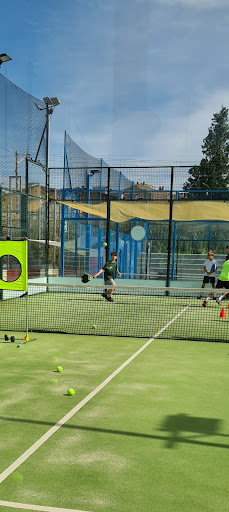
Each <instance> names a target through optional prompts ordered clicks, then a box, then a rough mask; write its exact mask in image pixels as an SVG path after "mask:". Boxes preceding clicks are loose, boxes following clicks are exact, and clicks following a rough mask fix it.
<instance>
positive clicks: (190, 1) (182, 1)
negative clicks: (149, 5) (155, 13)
mask: <svg viewBox="0 0 229 512" xmlns="http://www.w3.org/2000/svg"><path fill="white" fill-rule="evenodd" d="M157 1H158V3H160V4H166V5H171V6H176V5H183V6H184V7H196V8H197V9H215V8H219V7H228V0H157Z"/></svg>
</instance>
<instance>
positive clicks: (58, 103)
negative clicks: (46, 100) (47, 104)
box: [50, 96, 60, 107]
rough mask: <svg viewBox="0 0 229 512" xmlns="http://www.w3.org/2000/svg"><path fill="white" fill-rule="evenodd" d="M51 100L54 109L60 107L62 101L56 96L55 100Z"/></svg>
mask: <svg viewBox="0 0 229 512" xmlns="http://www.w3.org/2000/svg"><path fill="white" fill-rule="evenodd" d="M50 100H51V103H52V105H53V106H54V107H57V105H60V100H59V99H58V98H57V97H56V96H55V97H54V98H50Z"/></svg>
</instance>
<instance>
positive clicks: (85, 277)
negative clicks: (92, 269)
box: [81, 274, 93, 284]
mask: <svg viewBox="0 0 229 512" xmlns="http://www.w3.org/2000/svg"><path fill="white" fill-rule="evenodd" d="M92 279H93V276H90V274H83V276H81V281H82V283H84V284H85V283H88V282H89V281H91V280H92Z"/></svg>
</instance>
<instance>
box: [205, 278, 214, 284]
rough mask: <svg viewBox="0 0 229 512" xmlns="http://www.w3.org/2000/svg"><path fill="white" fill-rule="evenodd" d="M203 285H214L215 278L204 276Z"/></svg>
mask: <svg viewBox="0 0 229 512" xmlns="http://www.w3.org/2000/svg"><path fill="white" fill-rule="evenodd" d="M203 283H204V284H207V283H211V284H215V277H213V276H212V277H210V276H204V278H203Z"/></svg>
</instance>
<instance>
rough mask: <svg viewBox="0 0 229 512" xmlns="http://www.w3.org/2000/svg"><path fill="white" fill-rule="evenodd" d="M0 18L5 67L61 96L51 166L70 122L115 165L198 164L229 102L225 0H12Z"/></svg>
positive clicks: (36, 90)
mask: <svg viewBox="0 0 229 512" xmlns="http://www.w3.org/2000/svg"><path fill="white" fill-rule="evenodd" d="M1 20H2V23H1V33H0V53H7V54H8V55H10V56H11V57H12V61H11V62H8V63H5V64H4V65H2V67H1V73H2V74H3V75H5V76H6V77H7V78H8V79H9V80H11V81H12V82H14V83H15V84H16V85H17V86H19V87H20V88H22V89H24V90H25V91H26V92H28V93H30V94H32V95H33V96H36V97H37V98H40V99H42V98H43V97H44V96H57V97H58V98H59V99H60V101H61V104H60V105H59V106H58V107H57V108H56V109H55V111H54V114H53V116H52V119H51V123H50V161H51V163H52V165H56V166H58V165H62V164H63V145H64V131H65V130H66V131H67V132H68V133H69V135H70V136H71V138H72V139H73V140H74V141H75V142H76V143H77V144H78V145H79V146H80V147H81V148H82V149H83V150H84V151H86V152H87V153H89V154H91V155H93V156H95V157H98V158H103V159H104V160H106V162H107V163H110V164H111V165H114V163H115V162H119V163H123V162H124V161H134V162H139V161H142V160H144V161H148V162H151V163H152V164H155V165H157V164H158V165H159V163H168V164H170V163H174V162H178V163H180V164H182V163H184V164H194V163H198V162H199V161H200V159H201V156H202V153H201V144H202V142H203V139H204V137H206V135H207V134H208V128H209V127H210V124H211V119H212V116H213V114H214V113H215V112H218V111H219V110H220V109H221V106H222V105H224V106H226V107H229V67H228V47H229V31H228V26H229V2H228V0H65V2H63V0H61V1H60V0H55V1H54V0H40V1H39V3H38V2H34V0H20V2H18V0H11V2H4V4H3V5H2V6H1ZM3 20H4V22H3Z"/></svg>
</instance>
